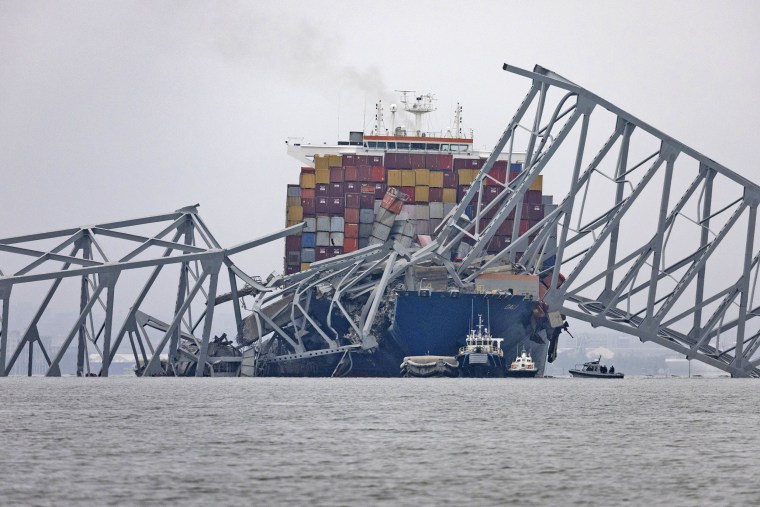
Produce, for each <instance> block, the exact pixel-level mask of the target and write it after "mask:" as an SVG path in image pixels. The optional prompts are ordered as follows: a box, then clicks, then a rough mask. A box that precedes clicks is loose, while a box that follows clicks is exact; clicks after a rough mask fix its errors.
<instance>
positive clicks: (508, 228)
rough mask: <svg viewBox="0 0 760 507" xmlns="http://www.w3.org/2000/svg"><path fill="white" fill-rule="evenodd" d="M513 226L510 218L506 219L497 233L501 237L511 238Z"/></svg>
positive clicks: (513, 223) (513, 222)
mask: <svg viewBox="0 0 760 507" xmlns="http://www.w3.org/2000/svg"><path fill="white" fill-rule="evenodd" d="M514 226H515V221H514V220H513V219H511V218H507V219H506V220H504V221H503V222H502V223H501V225H500V226H499V228H498V229H497V231H496V232H497V233H498V234H501V235H502V236H511V235H512V229H513V228H514Z"/></svg>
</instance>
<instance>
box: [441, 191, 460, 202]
mask: <svg viewBox="0 0 760 507" xmlns="http://www.w3.org/2000/svg"><path fill="white" fill-rule="evenodd" d="M443 202H446V203H453V202H457V189H456V188H444V189H443Z"/></svg>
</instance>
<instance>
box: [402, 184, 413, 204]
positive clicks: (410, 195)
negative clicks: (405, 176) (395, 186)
mask: <svg viewBox="0 0 760 507" xmlns="http://www.w3.org/2000/svg"><path fill="white" fill-rule="evenodd" d="M401 192H402V193H404V194H405V195H406V196H407V197H408V198H409V199H408V200H407V201H406V202H407V204H414V187H401Z"/></svg>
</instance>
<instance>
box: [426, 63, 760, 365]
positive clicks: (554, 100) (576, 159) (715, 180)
mask: <svg viewBox="0 0 760 507" xmlns="http://www.w3.org/2000/svg"><path fill="white" fill-rule="evenodd" d="M504 70H506V71H508V72H510V73H513V74H516V75H519V76H523V77H526V78H528V79H530V80H531V86H530V89H529V92H528V94H527V96H526V98H525V100H524V101H523V103H522V104H521V105H520V106H519V108H518V110H517V112H516V113H515V115H514V117H513V119H512V121H511V122H510V123H509V125H508V126H507V128H506V130H505V131H504V134H503V135H502V137H501V139H500V140H499V142H498V143H497V145H496V147H495V149H494V151H493V154H492V155H491V157H489V159H488V160H487V161H486V163H485V165H484V167H483V168H482V170H481V171H480V174H479V175H478V178H477V179H476V181H475V183H474V184H473V186H472V187H471V188H470V192H469V193H468V195H467V196H466V198H465V200H463V202H462V203H461V204H460V205H459V207H458V208H457V210H456V214H455V216H454V217H451V219H450V220H449V222H448V223H447V225H446V228H445V229H444V231H442V232H441V234H440V235H439V237H438V242H437V245H438V253H439V254H442V255H445V253H446V252H447V251H448V250H449V249H450V248H452V247H453V245H455V244H456V242H457V241H459V240H461V238H462V237H464V236H465V235H469V236H470V237H471V238H473V239H474V240H475V241H474V246H473V248H472V249H471V250H470V252H469V253H468V254H467V256H465V257H464V259H463V261H462V263H461V265H459V266H458V268H457V270H458V273H459V274H460V275H461V276H462V282H463V283H467V282H470V281H472V280H473V279H474V278H475V277H476V276H477V275H478V273H481V272H482V271H483V270H485V269H487V268H488V267H490V266H492V265H494V264H495V263H498V262H500V261H501V260H503V259H510V260H513V261H515V262H517V263H518V264H520V265H522V266H523V267H524V268H525V269H526V271H531V272H541V273H543V274H546V275H549V274H550V275H551V282H550V283H549V285H548V286H549V287H550V289H549V290H548V292H547V294H546V296H545V298H544V302H545V303H546V305H547V307H548V310H549V311H555V312H561V313H562V314H564V315H566V316H568V317H570V318H571V319H578V320H582V321H585V322H588V323H590V324H591V325H592V326H595V327H604V328H608V329H611V330H615V331H617V332H622V333H627V334H631V335H635V336H637V337H639V338H640V339H641V340H642V341H652V342H655V343H658V344H660V345H662V346H664V347H667V348H669V349H672V350H674V351H676V352H679V353H681V354H683V355H684V356H686V357H687V358H689V359H697V360H700V361H702V362H705V363H707V364H710V365H712V366H714V367H716V368H719V369H721V370H723V371H726V372H728V373H730V374H731V375H732V376H737V377H747V376H752V377H757V376H760V370H758V366H760V354H758V349H760V319H758V318H757V317H758V316H760V303H758V301H757V299H758V294H757V290H756V289H757V283H758V271H759V270H760V245H759V244H758V241H757V240H756V236H757V234H756V232H757V206H758V203H759V202H760V187H758V185H756V184H755V183H753V182H751V181H749V180H747V179H746V178H744V177H743V176H741V175H740V174H738V173H737V172H734V171H732V170H730V169H729V168H727V167H725V166H723V165H721V164H719V163H717V162H715V161H713V160H711V159H709V158H707V157H706V156H704V155H702V154H701V153H699V152H697V151H696V150H694V149H692V148H690V147H689V146H686V145H685V144H683V143H681V142H679V141H677V140H675V139H673V138H672V137H670V136H668V135H666V134H664V133H662V132H660V131H659V130H657V129H655V128H654V127H652V126H650V125H648V124H647V123H645V122H643V121H641V120H639V119H638V118H636V117H634V116H633V115H631V114H629V113H627V112H625V111H623V110H622V109H620V108H618V107H617V106H615V105H613V104H611V103H609V102H607V101H606V100H604V99H602V98H600V97H599V96H597V95H594V94H593V93H591V92H589V91H587V90H585V89H583V88H581V87H580V86H578V85H576V84H574V83H572V82H571V81H569V80H567V79H565V78H563V77H562V76H559V75H557V74H555V73H553V72H551V71H549V70H547V69H544V68H542V67H538V66H537V67H536V68H535V69H534V70H533V71H527V70H523V69H519V68H515V67H512V66H509V65H504ZM520 136H522V138H523V139H522V140H517V141H516V138H518V137H520ZM517 143H519V144H517ZM515 144H517V145H518V146H522V145H525V146H528V150H527V155H526V160H525V164H524V169H523V171H522V173H521V174H520V176H519V177H518V178H517V179H516V180H514V181H512V182H510V183H509V185H505V186H504V191H503V192H502V195H501V196H500V199H498V200H496V201H494V202H493V203H490V204H489V205H488V206H483V205H482V203H480V202H479V201H478V190H479V189H480V188H481V186H482V184H483V183H484V181H485V180H486V179H487V178H488V177H489V176H488V173H489V171H490V168H491V166H492V165H493V162H494V161H495V159H496V156H497V155H498V154H499V153H501V152H503V151H507V152H510V153H511V149H512V148H511V147H512V146H513V145H515ZM541 179H543V182H544V191H545V192H546V191H554V192H562V193H564V197H563V198H562V199H561V200H560V201H559V203H558V204H557V205H556V206H549V207H548V208H547V210H546V213H545V215H544V218H543V220H541V221H540V222H539V223H538V224H537V225H536V226H534V227H532V228H531V229H530V230H527V231H524V232H523V233H522V234H520V231H519V229H518V227H519V223H520V219H521V217H520V213H521V211H522V210H523V209H524V208H523V206H524V204H525V197H526V195H527V192H528V189H529V188H530V186H531V185H533V184H535V182H537V181H539V182H540V181H541ZM475 203H477V205H475V206H472V205H473V204H475ZM468 206H472V207H474V208H475V209H476V213H475V217H474V218H473V219H472V225H470V226H469V228H468V227H461V226H457V225H456V224H457V220H460V221H461V219H462V216H463V215H464V210H465V208H466V207H468ZM478 210H479V211H478ZM486 216H490V217H491V220H490V221H489V222H488V224H487V225H485V226H484V227H482V228H479V226H478V223H479V222H480V220H481V219H482V218H484V217H486ZM505 220H511V221H512V223H514V229H513V231H514V232H513V238H515V239H514V240H513V241H512V243H511V244H510V245H509V246H508V247H507V248H505V249H504V250H503V251H501V252H500V253H499V254H498V255H496V256H494V257H492V258H490V259H489V260H487V261H485V262H483V261H482V259H483V257H482V254H483V252H484V249H485V248H486V246H487V245H488V242H489V241H490V239H491V238H492V237H493V234H494V233H495V231H496V229H497V228H498V227H500V226H501V225H502V224H503V223H504V221H505ZM473 267H475V269H473ZM545 280H548V277H547V278H546V279H545Z"/></svg>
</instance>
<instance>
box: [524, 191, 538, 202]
mask: <svg viewBox="0 0 760 507" xmlns="http://www.w3.org/2000/svg"><path fill="white" fill-rule="evenodd" d="M525 202H529V203H531V204H541V191H540V190H528V191H527V192H525Z"/></svg>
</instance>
